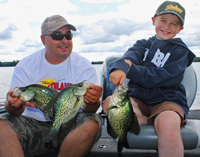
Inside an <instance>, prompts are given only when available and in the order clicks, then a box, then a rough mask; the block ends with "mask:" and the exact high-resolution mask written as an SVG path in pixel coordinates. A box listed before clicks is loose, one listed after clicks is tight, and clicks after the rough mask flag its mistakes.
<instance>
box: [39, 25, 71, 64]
mask: <svg viewBox="0 0 200 157" xmlns="http://www.w3.org/2000/svg"><path fill="white" fill-rule="evenodd" d="M68 31H70V30H69V27H68V26H64V27H62V28H60V29H58V30H57V31H55V32H58V33H62V34H66V32H68ZM52 33H53V32H50V31H48V32H47V33H46V34H52ZM41 38H42V42H43V44H44V45H45V47H46V55H45V57H46V59H47V61H48V62H49V63H51V64H59V63H61V62H63V61H64V60H66V59H67V58H68V57H69V55H70V54H71V52H72V48H73V43H72V40H67V39H66V38H65V37H64V38H63V39H62V40H53V39H52V37H51V36H44V35H42V36H41Z"/></svg>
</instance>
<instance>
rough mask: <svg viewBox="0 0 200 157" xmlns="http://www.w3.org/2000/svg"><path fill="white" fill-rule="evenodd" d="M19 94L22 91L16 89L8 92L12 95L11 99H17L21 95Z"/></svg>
mask: <svg viewBox="0 0 200 157" xmlns="http://www.w3.org/2000/svg"><path fill="white" fill-rule="evenodd" d="M21 92H22V91H21V90H20V89H19V88H18V87H16V88H14V89H11V90H10V91H9V93H12V96H13V97H19V95H20V94H21Z"/></svg>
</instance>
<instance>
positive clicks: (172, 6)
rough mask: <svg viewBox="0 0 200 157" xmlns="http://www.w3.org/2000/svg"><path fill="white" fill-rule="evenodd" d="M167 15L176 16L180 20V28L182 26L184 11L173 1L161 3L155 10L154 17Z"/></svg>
mask: <svg viewBox="0 0 200 157" xmlns="http://www.w3.org/2000/svg"><path fill="white" fill-rule="evenodd" d="M167 13H171V14H175V15H177V16H178V17H179V18H180V20H181V26H183V25H184V20H185V9H184V8H183V6H182V5H180V4H179V3H178V2H174V1H165V2H163V3H162V4H161V5H160V6H159V7H158V9H157V10H156V13H155V15H154V17H155V16H158V15H161V14H167Z"/></svg>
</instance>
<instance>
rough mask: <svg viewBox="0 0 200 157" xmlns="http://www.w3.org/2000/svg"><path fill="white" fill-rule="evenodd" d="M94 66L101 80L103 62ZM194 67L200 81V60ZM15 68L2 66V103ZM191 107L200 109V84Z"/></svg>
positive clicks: (0, 93)
mask: <svg viewBox="0 0 200 157" xmlns="http://www.w3.org/2000/svg"><path fill="white" fill-rule="evenodd" d="M94 67H95V69H96V71H97V76H98V78H99V80H100V74H101V73H100V72H101V67H102V64H97V65H96V64H95V65H94ZM193 67H194V69H195V71H196V75H197V80H198V82H200V68H199V67H200V62H194V63H193ZM13 69H14V67H0V74H1V75H0V104H2V103H1V102H3V101H5V97H6V93H7V92H8V90H9V86H10V81H11V78H12V73H13ZM191 109H200V84H198V89H197V95H196V98H195V101H194V103H193V105H192V107H191Z"/></svg>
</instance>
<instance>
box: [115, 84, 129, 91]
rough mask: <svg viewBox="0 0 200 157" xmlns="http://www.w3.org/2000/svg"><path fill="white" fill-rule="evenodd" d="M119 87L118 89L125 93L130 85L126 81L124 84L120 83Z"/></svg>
mask: <svg viewBox="0 0 200 157" xmlns="http://www.w3.org/2000/svg"><path fill="white" fill-rule="evenodd" d="M117 88H118V91H121V92H123V93H124V92H126V91H127V90H128V85H127V84H125V83H124V84H123V85H118V86H117Z"/></svg>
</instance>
